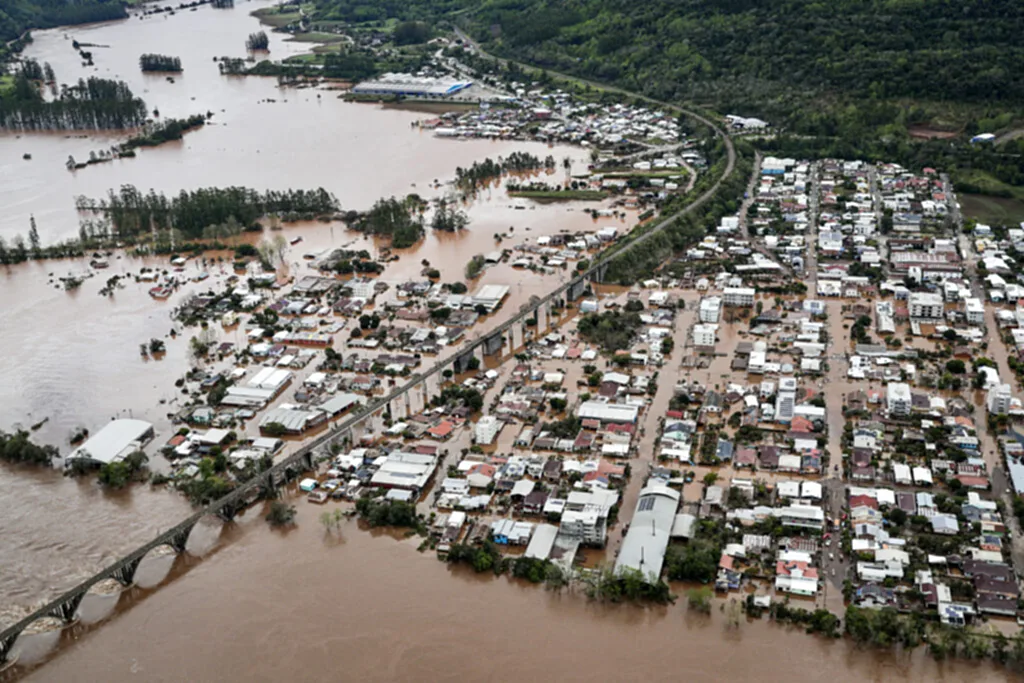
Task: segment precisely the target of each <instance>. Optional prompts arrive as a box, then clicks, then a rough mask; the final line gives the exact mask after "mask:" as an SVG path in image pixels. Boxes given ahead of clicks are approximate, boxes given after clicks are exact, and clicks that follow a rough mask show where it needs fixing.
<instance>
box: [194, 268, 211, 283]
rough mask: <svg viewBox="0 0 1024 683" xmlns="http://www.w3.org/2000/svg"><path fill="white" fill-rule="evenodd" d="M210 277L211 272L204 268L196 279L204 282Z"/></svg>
mask: <svg viewBox="0 0 1024 683" xmlns="http://www.w3.org/2000/svg"><path fill="white" fill-rule="evenodd" d="M208 277H210V274H209V273H207V272H206V271H205V270H204V271H203V272H201V273H199V275H196V277H195V280H196V282H202V281H203V280H205V279H206V278H208Z"/></svg>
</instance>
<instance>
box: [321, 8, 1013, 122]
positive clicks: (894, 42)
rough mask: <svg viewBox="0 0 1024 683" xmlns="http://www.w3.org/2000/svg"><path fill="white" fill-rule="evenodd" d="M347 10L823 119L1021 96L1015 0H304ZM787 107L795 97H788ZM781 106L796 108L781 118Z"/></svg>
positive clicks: (694, 94)
mask: <svg viewBox="0 0 1024 683" xmlns="http://www.w3.org/2000/svg"><path fill="white" fill-rule="evenodd" d="M317 4H318V6H319V8H320V12H319V13H318V14H319V15H320V16H323V17H324V18H327V17H328V16H329V17H330V18H333V19H340V20H345V21H350V22H358V21H369V20H375V19H386V18H391V17H397V18H402V19H427V20H434V21H435V22H436V21H439V20H442V19H445V20H448V21H451V22H452V23H458V24H460V25H462V26H464V27H468V28H470V29H471V30H472V33H473V35H474V37H476V38H478V39H480V40H481V41H482V42H483V43H484V44H485V46H486V47H487V48H488V49H491V50H494V51H496V52H499V53H502V54H504V55H507V56H512V57H516V58H519V59H522V60H523V61H527V62H530V63H532V64H535V65H538V66H544V67H547V68H550V69H553V70H558V71H566V72H571V73H575V74H579V75H581V76H585V77H588V78H593V79H595V80H600V81H606V82H614V83H617V84H619V85H622V86H625V87H628V88H630V89H633V90H638V91H643V92H644V93H646V94H649V95H652V96H657V97H659V98H664V99H686V100H690V101H699V102H706V103H710V104H714V105H716V106H718V107H720V108H723V109H735V110H743V111H744V112H749V113H754V112H756V113H758V114H762V115H764V116H767V117H775V118H779V117H785V118H786V119H787V120H788V122H789V123H790V124H796V125H797V126H798V127H802V128H814V127H817V128H821V129H822V130H821V131H820V132H824V133H827V132H829V131H828V130H827V129H828V128H829V127H830V126H833V125H834V124H835V122H834V121H829V120H827V119H825V120H821V121H818V120H816V119H817V118H818V117H821V116H825V113H823V112H821V111H820V110H821V109H822V108H821V107H817V108H816V109H818V111H813V110H812V111H809V112H801V113H795V110H796V109H797V108H798V107H799V105H801V104H805V103H810V102H816V103H818V104H822V102H821V101H820V100H819V99H818V98H821V97H822V96H826V97H829V98H831V99H830V101H832V102H834V101H835V100H842V101H845V102H849V101H852V100H853V99H854V98H856V99H865V100H873V101H878V100H892V99H913V100H919V101H929V102H946V103H956V104H957V105H960V104H968V105H975V106H977V105H985V104H990V103H1020V102H1024V69H1021V68H1020V65H1021V64H1024V2H1021V1H1020V0H830V1H829V2H822V1H821V0H771V1H768V0H648V1H647V2H641V3H637V2H631V1H629V0H317ZM794 105H797V106H794ZM790 117H794V118H795V119H797V120H793V119H791V118H790Z"/></svg>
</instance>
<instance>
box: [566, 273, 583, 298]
mask: <svg viewBox="0 0 1024 683" xmlns="http://www.w3.org/2000/svg"><path fill="white" fill-rule="evenodd" d="M586 291H587V281H586V280H585V279H583V278H580V279H579V280H576V281H575V282H573V283H572V284H570V285H569V289H567V290H566V292H565V295H566V297H567V298H568V299H569V301H576V300H577V299H579V298H581V297H582V296H583V293H584V292H586Z"/></svg>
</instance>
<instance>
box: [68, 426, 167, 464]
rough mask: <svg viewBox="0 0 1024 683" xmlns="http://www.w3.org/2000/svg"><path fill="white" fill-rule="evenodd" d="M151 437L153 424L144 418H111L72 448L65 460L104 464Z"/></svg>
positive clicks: (122, 456) (133, 449)
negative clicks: (79, 444) (82, 442)
mask: <svg viewBox="0 0 1024 683" xmlns="http://www.w3.org/2000/svg"><path fill="white" fill-rule="evenodd" d="M152 438H153V425H152V424H150V423H149V422H146V421H145V420H113V421H112V422H110V423H108V424H107V425H105V426H104V427H103V429H101V430H100V431H98V432H96V433H95V434H93V435H92V436H90V437H89V440H88V441H86V442H85V443H84V444H82V445H81V446H79V447H78V448H76V449H75V450H73V451H72V452H71V453H70V454H69V455H68V457H67V458H65V460H66V462H71V461H72V460H84V461H86V462H92V463H97V464H100V465H106V464H107V463H111V462H117V461H118V460H123V459H124V458H125V456H127V455H129V454H130V453H133V452H134V451H137V450H139V449H141V448H142V447H143V446H144V445H146V444H147V443H148V442H149V440H150V439H152Z"/></svg>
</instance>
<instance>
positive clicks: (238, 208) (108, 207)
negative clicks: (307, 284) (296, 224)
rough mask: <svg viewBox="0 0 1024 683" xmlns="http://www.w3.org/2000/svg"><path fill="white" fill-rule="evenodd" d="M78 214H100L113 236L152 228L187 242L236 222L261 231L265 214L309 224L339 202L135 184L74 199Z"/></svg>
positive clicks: (320, 195)
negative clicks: (167, 191) (167, 190)
mask: <svg viewBox="0 0 1024 683" xmlns="http://www.w3.org/2000/svg"><path fill="white" fill-rule="evenodd" d="M76 206H77V208H78V210H79V211H83V212H92V213H98V214H103V215H104V216H105V217H106V218H107V219H109V221H110V224H111V227H112V228H113V230H114V231H115V233H116V236H117V237H119V238H122V239H131V238H134V237H136V236H138V235H140V234H146V233H149V232H150V231H152V230H157V231H168V230H176V231H178V232H179V233H180V234H181V235H182V236H183V237H185V238H187V239H198V238H201V237H203V236H204V230H205V229H206V228H208V227H209V226H211V225H220V224H225V223H228V222H229V220H230V221H235V222H237V223H238V224H240V225H241V226H243V227H244V228H246V229H253V228H255V229H259V226H258V224H257V220H258V219H260V218H262V217H263V216H267V215H271V214H273V215H277V216H280V217H281V219H282V220H283V221H295V220H312V219H315V218H319V217H321V216H326V215H331V214H334V213H335V212H337V211H338V208H339V207H338V200H337V199H336V198H335V197H334V195H332V194H331V193H330V192H328V191H327V190H325V189H323V188H318V189H316V190H285V191H274V190H270V191H267V192H259V191H257V190H253V189H249V188H246V187H227V188H215V187H211V188H201V189H198V190H193V191H191V192H188V191H184V190H183V191H182V192H181V193H180V194H178V195H177V196H176V197H167V196H166V195H164V194H157V193H156V192H154V191H152V190H151V191H150V192H149V193H148V194H146V193H143V192H141V191H140V190H139V189H138V188H136V187H135V186H133V185H122V186H121V188H120V190H117V191H114V190H111V191H110V193H109V194H108V195H107V197H106V198H104V199H99V200H95V199H89V198H86V197H78V198H77V199H76Z"/></svg>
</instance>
